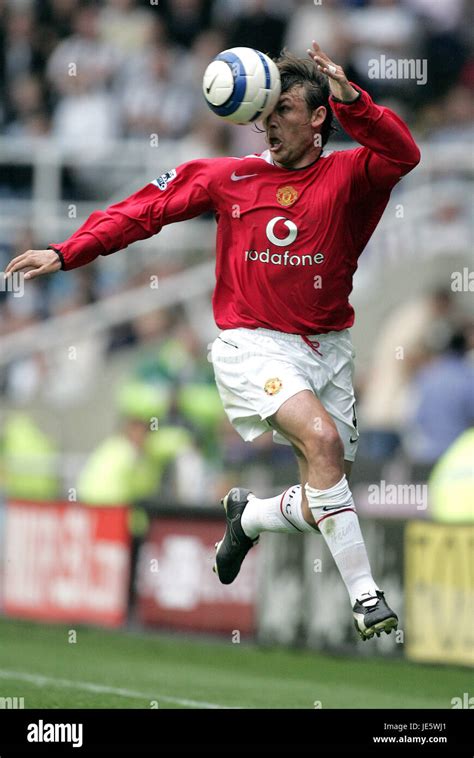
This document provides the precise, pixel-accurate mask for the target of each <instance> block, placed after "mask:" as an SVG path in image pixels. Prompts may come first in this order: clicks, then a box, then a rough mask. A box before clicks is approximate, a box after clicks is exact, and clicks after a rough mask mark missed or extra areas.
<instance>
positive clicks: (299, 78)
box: [275, 48, 336, 146]
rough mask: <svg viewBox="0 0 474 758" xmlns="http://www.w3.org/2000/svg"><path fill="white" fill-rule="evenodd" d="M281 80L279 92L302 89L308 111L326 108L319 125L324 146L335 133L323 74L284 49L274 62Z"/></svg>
mask: <svg viewBox="0 0 474 758" xmlns="http://www.w3.org/2000/svg"><path fill="white" fill-rule="evenodd" d="M275 63H276V65H277V66H278V70H279V71H280V78H281V92H282V94H283V93H284V92H288V90H290V89H291V88H292V87H295V86H297V85H299V86H302V87H303V88H304V93H305V101H306V105H307V106H308V109H309V111H314V109H315V108H318V107H319V106H320V105H324V107H325V108H326V118H325V119H324V121H323V123H322V125H321V143H322V145H323V146H324V145H325V144H326V142H327V141H328V139H329V137H330V135H331V133H332V132H334V131H336V126H335V122H334V117H333V114H332V110H331V107H330V105H329V94H330V90H329V84H328V80H327V78H326V77H325V76H324V74H321V73H320V72H319V71H318V69H317V68H316V65H315V64H314V63H313V62H312V61H311V60H310V59H309V58H308V59H307V60H306V59H305V58H298V57H297V56H296V55H293V53H290V52H289V51H288V50H286V49H285V48H284V49H283V50H282V52H281V54H280V56H279V58H277V59H276V60H275Z"/></svg>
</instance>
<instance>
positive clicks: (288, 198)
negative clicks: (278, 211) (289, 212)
mask: <svg viewBox="0 0 474 758" xmlns="http://www.w3.org/2000/svg"><path fill="white" fill-rule="evenodd" d="M277 200H278V202H279V203H280V205H283V206H284V207H285V208H288V206H289V205H293V203H295V202H296V201H297V200H298V193H297V191H296V190H295V188H294V187H292V186H291V185H289V184H288V185H286V187H280V188H279V189H278V190H277Z"/></svg>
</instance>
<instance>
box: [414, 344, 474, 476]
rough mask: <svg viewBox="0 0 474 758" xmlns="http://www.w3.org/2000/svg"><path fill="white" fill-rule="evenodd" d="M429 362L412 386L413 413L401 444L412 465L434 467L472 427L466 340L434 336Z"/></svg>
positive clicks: (473, 379) (473, 376)
mask: <svg viewBox="0 0 474 758" xmlns="http://www.w3.org/2000/svg"><path fill="white" fill-rule="evenodd" d="M430 337H431V344H428V345H427V348H428V356H429V357H428V361H427V363H426V365H424V366H423V367H422V368H420V369H419V371H417V373H416V374H415V376H414V377H413V380H412V383H411V390H412V413H411V417H410V418H409V420H408V424H407V427H406V431H405V434H404V444H405V448H406V450H407V451H408V453H409V455H410V458H411V459H412V460H413V461H414V462H415V463H427V464H434V463H435V462H436V461H437V460H438V458H439V457H440V456H441V455H442V454H443V453H444V452H445V450H447V449H448V447H449V446H450V445H451V444H452V443H453V442H454V441H455V440H456V439H457V438H458V437H459V436H460V435H461V434H462V432H463V431H464V430H465V429H467V428H468V427H469V426H471V425H472V424H474V370H473V367H472V366H471V365H470V363H469V362H468V361H467V360H466V356H465V352H466V339H465V336H464V334H463V333H462V332H457V333H454V334H453V335H452V337H451V338H450V340H449V342H448V344H447V346H446V347H445V348H444V349H440V347H439V346H440V344H442V338H441V337H440V336H439V335H438V334H437V333H436V332H433V333H432V334H431V335H430Z"/></svg>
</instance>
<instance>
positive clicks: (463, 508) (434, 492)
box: [428, 429, 474, 524]
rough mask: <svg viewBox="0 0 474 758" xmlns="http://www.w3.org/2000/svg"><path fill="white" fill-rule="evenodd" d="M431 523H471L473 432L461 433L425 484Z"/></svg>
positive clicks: (473, 502) (473, 514)
mask: <svg viewBox="0 0 474 758" xmlns="http://www.w3.org/2000/svg"><path fill="white" fill-rule="evenodd" d="M428 495H429V502H430V512H431V515H432V518H433V520H435V521H441V522H443V523H445V524H472V523H474V429H468V430H467V431H465V432H463V433H462V434H461V435H460V436H459V437H458V438H457V440H456V441H455V442H453V444H452V445H451V446H450V447H449V448H448V449H447V450H446V452H445V453H444V455H442V456H441V458H440V459H439V461H438V463H437V464H436V465H435V467H434V468H433V470H432V472H431V475H430V478H429V481H428Z"/></svg>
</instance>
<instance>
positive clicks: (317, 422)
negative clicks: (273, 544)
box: [272, 391, 397, 639]
mask: <svg viewBox="0 0 474 758" xmlns="http://www.w3.org/2000/svg"><path fill="white" fill-rule="evenodd" d="M272 423H273V425H274V426H275V428H276V429H278V431H279V432H280V433H281V434H283V435H285V436H286V437H287V438H288V439H289V440H290V442H291V443H292V444H293V446H294V447H295V448H296V449H297V450H298V451H299V455H298V460H300V459H301V458H303V459H304V461H305V463H302V462H301V460H300V464H299V465H300V470H301V473H302V477H303V478H302V483H304V489H305V494H306V499H307V506H308V511H307V512H306V513H305V517H306V518H307V520H308V521H309V519H310V518H312V519H313V520H314V523H315V524H316V525H317V526H318V528H319V530H320V532H321V534H322V535H323V537H324V539H325V541H326V544H327V546H328V548H329V550H330V551H331V554H332V556H333V558H334V560H335V562H336V565H337V567H338V569H339V572H340V574H341V577H342V579H343V581H344V583H345V585H346V588H347V591H348V593H349V597H350V600H351V605H352V607H353V611H354V619H355V622H356V627H357V629H358V631H359V633H360V634H361V636H362V637H363V638H364V639H366V638H368V637H370V636H373V634H374V633H375V634H380V632H381V631H387V632H390V631H391V629H392V628H394V627H396V624H397V617H396V615H395V614H394V613H393V611H391V609H390V608H389V607H388V606H387V604H386V602H385V599H384V597H383V593H382V592H381V591H380V589H379V587H378V586H377V584H376V583H375V581H374V579H373V577H372V572H371V569H370V564H369V559H368V556H367V551H366V548H365V544H364V539H363V536H362V532H361V529H360V525H359V520H358V517H357V514H356V511H355V505H354V501H353V498H352V494H351V491H350V489H349V484H348V481H347V477H346V473H345V470H344V468H345V462H344V446H343V443H342V440H341V438H340V436H339V433H338V430H337V427H336V424H335V423H334V420H333V419H332V418H331V416H329V414H328V412H327V411H326V409H325V408H324V406H323V405H322V403H321V402H320V400H319V399H318V398H317V397H316V396H315V395H314V394H313V393H312V392H308V391H304V392H300V393H298V394H297V395H295V396H294V397H292V398H289V400H287V401H286V402H285V403H284V404H283V405H282V406H281V408H279V410H278V411H277V413H276V414H275V417H274V419H272ZM305 464H306V465H305ZM346 468H347V462H346ZM305 479H306V482H305V481H304V480H305Z"/></svg>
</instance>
